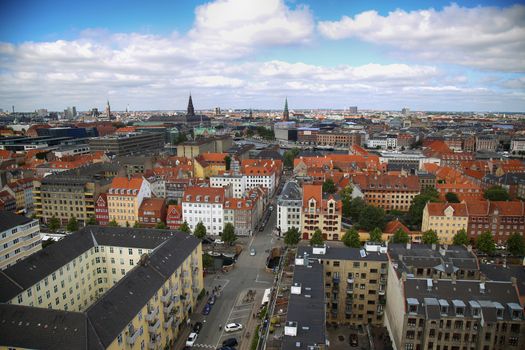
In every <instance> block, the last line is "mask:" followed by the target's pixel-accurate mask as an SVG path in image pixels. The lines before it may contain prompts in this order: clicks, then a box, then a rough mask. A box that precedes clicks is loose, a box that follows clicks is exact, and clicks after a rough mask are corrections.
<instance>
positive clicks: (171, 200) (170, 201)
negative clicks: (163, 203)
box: [168, 199, 177, 205]
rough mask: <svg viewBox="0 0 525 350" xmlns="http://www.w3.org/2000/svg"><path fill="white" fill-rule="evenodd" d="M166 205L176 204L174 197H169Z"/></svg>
mask: <svg viewBox="0 0 525 350" xmlns="http://www.w3.org/2000/svg"><path fill="white" fill-rule="evenodd" d="M168 205H177V200H176V199H170V200H169V201H168Z"/></svg>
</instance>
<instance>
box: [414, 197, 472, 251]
mask: <svg viewBox="0 0 525 350" xmlns="http://www.w3.org/2000/svg"><path fill="white" fill-rule="evenodd" d="M468 220H469V216H468V212H467V205H466V204H465V203H431V202H428V203H427V204H426V206H425V209H423V219H422V222H421V231H423V232H425V231H428V230H433V231H435V232H436V233H437V235H438V237H439V242H440V243H442V244H443V243H446V244H452V241H453V239H454V235H455V234H456V233H457V232H458V231H459V230H461V229H464V230H465V231H467V229H468Z"/></svg>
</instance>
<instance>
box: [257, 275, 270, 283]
mask: <svg viewBox="0 0 525 350" xmlns="http://www.w3.org/2000/svg"><path fill="white" fill-rule="evenodd" d="M255 282H256V283H272V282H268V281H259V274H257V276H256V277H255Z"/></svg>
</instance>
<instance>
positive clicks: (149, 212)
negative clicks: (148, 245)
mask: <svg viewBox="0 0 525 350" xmlns="http://www.w3.org/2000/svg"><path fill="white" fill-rule="evenodd" d="M165 203H166V201H165V199H164V198H144V200H143V201H142V204H141V205H140V207H139V215H138V218H139V224H140V225H141V226H143V227H155V226H156V225H157V224H159V223H161V222H164V220H166V204H165Z"/></svg>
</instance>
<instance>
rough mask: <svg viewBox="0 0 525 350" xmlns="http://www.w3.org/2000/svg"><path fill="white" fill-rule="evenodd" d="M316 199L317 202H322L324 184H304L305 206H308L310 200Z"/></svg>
mask: <svg viewBox="0 0 525 350" xmlns="http://www.w3.org/2000/svg"><path fill="white" fill-rule="evenodd" d="M312 198H313V199H314V200H315V201H316V202H317V203H322V200H323V186H322V185H306V184H305V185H303V206H304V207H307V206H308V201H309V200H310V199H312Z"/></svg>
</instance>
